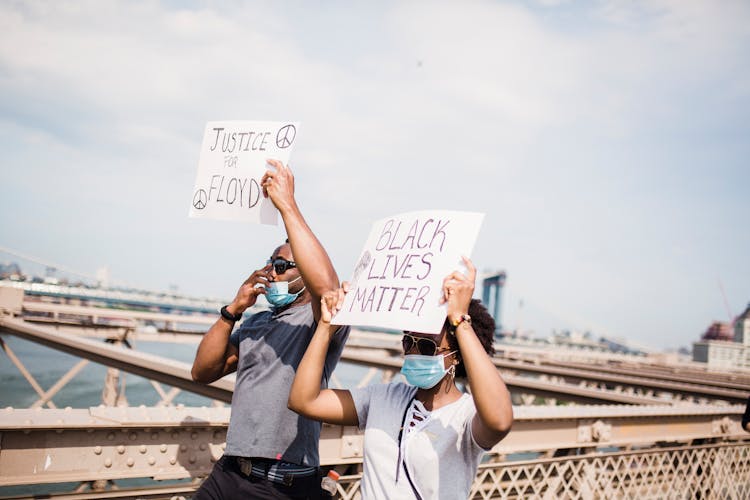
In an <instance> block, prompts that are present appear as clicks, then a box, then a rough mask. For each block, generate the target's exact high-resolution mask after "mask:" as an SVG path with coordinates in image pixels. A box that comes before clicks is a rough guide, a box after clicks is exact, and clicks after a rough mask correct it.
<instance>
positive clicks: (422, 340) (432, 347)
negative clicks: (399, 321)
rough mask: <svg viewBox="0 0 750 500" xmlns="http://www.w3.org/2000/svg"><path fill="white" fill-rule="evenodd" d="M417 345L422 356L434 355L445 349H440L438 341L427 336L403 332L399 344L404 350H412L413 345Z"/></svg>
mask: <svg viewBox="0 0 750 500" xmlns="http://www.w3.org/2000/svg"><path fill="white" fill-rule="evenodd" d="M415 344H416V346H417V351H419V354H421V355H423V356H434V355H435V354H437V353H438V352H440V351H445V350H446V349H440V348H439V347H438V343H437V342H435V341H434V340H433V339H428V338H427V337H415V336H414V335H411V334H409V333H407V332H404V337H403V338H402V339H401V346H402V347H403V348H404V352H405V353H407V352H409V351H411V350H412V348H413V347H414V345H415Z"/></svg>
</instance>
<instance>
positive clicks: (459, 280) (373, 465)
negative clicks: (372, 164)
mask: <svg viewBox="0 0 750 500" xmlns="http://www.w3.org/2000/svg"><path fill="white" fill-rule="evenodd" d="M440 215H441V216H438V214H428V213H412V214H404V215H401V216H397V217H394V218H391V219H386V220H384V221H379V222H378V223H376V224H375V228H374V231H373V232H372V233H371V235H370V238H369V239H368V243H367V244H366V249H365V252H363V254H362V255H363V259H364V262H365V263H366V264H363V259H360V264H358V265H357V269H356V270H355V272H354V278H353V280H352V281H353V283H352V285H351V289H350V290H348V293H346V294H345V292H344V290H342V289H338V290H334V291H331V292H329V293H327V294H325V295H324V296H323V298H322V299H321V307H322V311H323V312H322V316H321V320H320V322H319V323H318V327H317V330H316V332H315V336H314V337H313V339H312V341H311V342H310V346H309V347H308V349H307V352H306V353H305V357H304V358H303V359H302V362H301V363H300V365H299V368H298V369H297V375H296V377H295V379H294V384H293V385H292V390H291V393H290V394H289V407H290V408H292V409H293V410H294V411H296V412H298V413H299V414H300V415H304V416H306V417H308V418H312V419H315V420H320V421H322V422H328V423H331V424H338V425H356V426H358V427H359V428H360V429H361V430H363V431H364V435H365V437H364V462H363V467H364V473H363V476H362V483H361V492H362V498H363V500H366V499H381V498H389V499H402V498H403V499H415V498H416V499H420V500H421V499H451V500H453V499H458V498H467V496H468V494H469V491H470V489H471V485H472V482H473V481H474V477H475V476H476V471H477V467H478V465H479V462H480V460H481V457H482V455H483V454H484V452H485V451H487V450H489V449H491V448H492V447H493V446H494V445H495V444H497V443H498V442H499V441H500V440H501V439H503V438H504V437H505V436H506V435H507V434H508V432H509V431H510V427H511V424H512V422H513V409H512V406H511V401H510V393H509V392H508V389H507V387H506V386H505V383H504V382H503V380H502V378H501V377H500V374H499V372H498V371H497V368H496V367H495V365H494V364H493V363H492V360H491V359H490V357H489V356H488V354H489V355H491V354H492V353H493V346H492V341H493V336H494V330H495V322H494V320H493V319H492V316H490V314H489V313H488V312H487V309H486V308H485V307H484V306H483V305H481V304H480V303H479V301H478V300H476V299H472V295H473V293H474V282H475V280H476V269H475V268H474V265H473V264H472V263H471V261H470V260H469V259H468V258H466V257H462V261H463V264H464V267H465V271H464V272H460V271H447V272H446V274H447V275H446V274H442V272H445V271H446V269H445V266H448V269H450V268H452V267H453V266H454V265H455V262H456V260H457V258H456V257H455V256H453V255H450V254H452V252H454V251H455V250H456V249H457V248H460V247H461V246H462V245H468V246H469V247H471V246H472V245H473V241H474V239H475V238H476V230H478V225H477V224H476V223H475V224H469V225H470V226H471V228H470V229H469V230H468V231H469V233H466V232H465V230H466V229H467V228H466V226H465V225H462V226H461V227H453V228H452V229H449V228H451V223H452V222H453V221H458V220H461V221H463V222H464V223H469V220H470V219H472V218H473V219H474V221H475V222H476V219H477V217H476V216H475V215H476V214H474V215H471V214H468V216H467V214H461V213H457V212H453V213H448V212H445V213H442V214H440ZM480 220H481V219H480ZM399 222H400V223H401V224H399ZM454 226H457V225H454ZM462 228H463V229H462ZM472 232H473V235H471V233H472ZM467 234H468V235H469V236H468V241H467V239H466V238H467ZM368 254H369V256H368ZM446 254H447V256H446ZM412 255H416V256H417V257H411V256H412ZM441 256H443V257H445V258H446V259H447V260H443V259H442V258H441ZM454 258H455V259H456V260H453V259H454ZM440 261H443V263H442V264H441V267H442V271H438V272H441V275H442V276H441V275H438V284H437V285H436V284H435V283H434V278H433V279H432V280H430V279H428V277H429V275H430V274H431V273H432V272H433V271H432V266H434V265H435V264H436V263H438V262H440ZM378 262H380V264H378ZM417 262H423V263H424V262H429V263H430V266H420V265H419V264H417ZM410 264H411V265H410ZM428 267H429V269H427V268H428ZM412 268H413V269H412ZM412 280H413V281H412ZM420 286H421V287H426V291H425V293H424V294H422V297H423V300H424V304H417V306H416V307H415V306H414V304H415V303H414V301H410V300H409V299H407V295H408V293H406V292H405V290H408V289H410V288H413V289H417V290H418V289H419V287H420ZM357 290H364V292H363V293H360V294H359V295H356V293H357ZM396 292H398V293H399V295H396ZM381 293H382V295H383V296H386V298H384V299H383V300H382V301H381V300H380V298H379V297H380V294H381ZM389 293H390V295H391V297H396V298H393V299H392V301H388V300H387V294H389ZM369 297H373V298H372V299H371V300H370V298H369ZM433 297H434V299H433ZM344 317H346V318H349V319H350V320H352V321H353V322H355V323H359V324H362V323H365V324H370V325H377V326H382V325H391V327H393V326H395V325H402V326H401V328H402V329H404V334H403V337H402V347H403V350H404V355H405V358H404V363H403V367H402V369H401V373H402V374H403V375H404V377H405V378H406V381H407V382H408V384H404V383H391V384H375V385H370V386H367V387H362V388H357V389H354V390H351V391H349V390H331V389H321V387H320V385H319V384H318V383H317V382H316V380H317V379H319V378H320V376H321V374H322V373H323V372H324V366H325V357H326V352H327V351H328V350H329V349H330V345H331V342H332V341H334V339H335V335H336V331H337V328H338V327H337V326H335V325H333V324H332V323H336V324H339V323H341V322H342V321H343V320H342V318H344ZM434 317H437V319H438V321H439V324H438V325H437V327H435V325H434V319H433V318H434ZM409 325H416V326H415V327H411V326H409ZM419 325H424V326H423V327H422V328H420V327H419ZM456 377H466V378H467V379H468V383H469V386H470V387H471V395H469V394H466V393H462V392H461V390H460V389H459V388H458V386H457V385H456V383H455V378H456Z"/></svg>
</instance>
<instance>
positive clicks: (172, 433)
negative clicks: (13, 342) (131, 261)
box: [0, 405, 750, 486]
mask: <svg viewBox="0 0 750 500" xmlns="http://www.w3.org/2000/svg"><path fill="white" fill-rule="evenodd" d="M743 410H744V408H743V407H742V406H741V405H737V406H725V407H711V406H705V405H702V406H697V405H685V406H684V407H672V406H667V407H664V406H662V407H634V406H610V407H602V406H591V407H515V408H514V412H515V422H514V424H513V431H512V432H511V433H510V434H509V435H508V436H507V437H506V438H505V439H504V440H503V441H501V442H500V443H499V444H498V445H496V446H495V447H494V448H493V449H492V451H491V453H492V454H494V455H498V456H503V455H507V454H510V453H517V452H528V451H539V452H543V451H547V450H559V449H577V448H597V447H598V448H605V447H610V448H611V447H629V446H634V445H643V446H647V445H652V444H654V443H675V442H682V443H687V442H690V441H694V440H697V439H700V440H707V439H708V440H742V439H747V438H749V437H750V436H748V435H747V434H746V433H745V432H744V431H743V430H742V429H741V428H740V420H741V417H742V413H743ZM229 412H230V410H229V408H206V407H202V408H186V407H180V406H178V407H171V408H147V407H129V408H118V407H95V408H90V409H77V410H74V409H62V410H60V409H57V410H52V409H38V410H28V409H24V410H14V409H5V410H0V437H1V438H2V448H0V486H10V485H22V484H36V483H55V482H69V481H93V480H108V479H111V480H116V479H124V478H136V477H148V478H153V479H156V480H160V479H162V480H163V479H180V478H188V477H192V478H197V477H203V476H205V475H207V474H208V473H209V471H210V470H211V467H212V466H213V463H214V462H215V461H216V460H217V459H218V458H219V457H220V456H221V455H222V453H223V450H224V447H225V439H226V428H227V425H228V422H229ZM362 452H363V435H362V433H361V432H360V431H359V430H358V429H357V428H356V427H341V426H330V425H324V426H323V431H322V433H321V440H320V458H321V464H323V465H339V464H358V463H360V462H361V461H362Z"/></svg>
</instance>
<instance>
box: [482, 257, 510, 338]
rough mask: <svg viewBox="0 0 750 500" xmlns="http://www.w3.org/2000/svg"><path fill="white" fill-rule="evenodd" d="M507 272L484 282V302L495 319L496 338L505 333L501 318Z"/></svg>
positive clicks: (486, 278)
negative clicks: (501, 304) (501, 303)
mask: <svg viewBox="0 0 750 500" xmlns="http://www.w3.org/2000/svg"><path fill="white" fill-rule="evenodd" d="M505 276H506V275H505V271H500V272H497V273H495V274H491V275H489V276H487V277H485V278H484V279H483V280H482V302H483V303H484V305H485V307H486V308H487V309H488V310H489V311H490V314H492V317H493V318H495V336H496V337H497V336H498V335H499V334H500V332H502V331H503V328H502V321H501V317H500V301H501V297H502V291H503V286H504V285H505Z"/></svg>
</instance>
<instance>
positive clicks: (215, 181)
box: [189, 121, 299, 225]
mask: <svg viewBox="0 0 750 500" xmlns="http://www.w3.org/2000/svg"><path fill="white" fill-rule="evenodd" d="M298 130H299V123H296V122H253V121H220V122H208V123H207V124H206V131H205V133H204V134H203V144H202V146H201V154H200V160H199V162H198V175H197V176H196V178H195V188H194V189H193V198H192V202H191V204H190V213H189V215H190V217H197V218H208V219H223V220H237V221H244V222H254V223H260V224H272V225H276V224H278V219H279V217H278V215H279V213H278V210H276V207H274V206H273V203H272V202H271V200H270V199H268V198H264V197H263V190H262V188H261V186H260V182H261V178H262V177H263V174H265V173H266V171H267V170H268V169H269V168H272V167H270V166H268V165H267V164H266V160H268V159H276V160H279V161H281V162H282V163H283V164H285V165H287V164H288V163H289V156H290V155H291V152H292V148H293V146H294V140H295V139H296V137H297V132H298Z"/></svg>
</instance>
